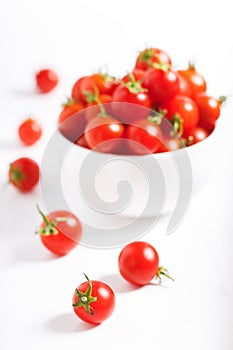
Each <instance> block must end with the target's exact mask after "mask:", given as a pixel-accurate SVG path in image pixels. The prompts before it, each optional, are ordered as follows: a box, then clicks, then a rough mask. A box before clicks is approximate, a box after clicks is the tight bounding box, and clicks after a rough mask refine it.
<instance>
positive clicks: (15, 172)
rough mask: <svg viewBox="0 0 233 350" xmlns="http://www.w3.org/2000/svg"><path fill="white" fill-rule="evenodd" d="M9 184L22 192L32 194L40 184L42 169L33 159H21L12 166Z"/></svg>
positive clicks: (9, 173)
mask: <svg viewBox="0 0 233 350" xmlns="http://www.w3.org/2000/svg"><path fill="white" fill-rule="evenodd" d="M8 178H9V182H10V183H11V184H12V185H13V186H15V187H16V188H17V189H18V190H20V191H21V192H30V191H31V190H32V189H33V188H34V187H35V186H36V185H37V184H38V182H39V178H40V169H39V166H38V164H37V163H36V162H35V161H34V160H33V159H31V158H27V157H24V158H19V159H17V160H15V161H14V162H13V163H11V164H10V167H9V172H8Z"/></svg>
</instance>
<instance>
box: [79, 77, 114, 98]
mask: <svg viewBox="0 0 233 350" xmlns="http://www.w3.org/2000/svg"><path fill="white" fill-rule="evenodd" d="M118 85H119V82H118V81H117V80H116V78H114V77H112V76H110V75H108V74H103V73H97V74H93V75H91V76H90V77H88V79H86V80H85V81H84V82H83V83H82V89H83V91H84V92H85V91H88V92H92V93H95V91H96V89H97V90H98V91H99V93H100V94H108V95H111V94H112V93H113V91H114V90H115V89H116V87H117V86H118Z"/></svg>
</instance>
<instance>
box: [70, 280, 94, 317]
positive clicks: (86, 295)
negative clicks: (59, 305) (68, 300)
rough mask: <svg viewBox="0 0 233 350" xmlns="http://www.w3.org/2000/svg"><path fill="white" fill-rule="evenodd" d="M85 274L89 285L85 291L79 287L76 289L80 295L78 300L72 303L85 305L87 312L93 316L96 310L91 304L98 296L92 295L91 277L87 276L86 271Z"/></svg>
mask: <svg viewBox="0 0 233 350" xmlns="http://www.w3.org/2000/svg"><path fill="white" fill-rule="evenodd" d="M84 276H85V278H86V279H87V281H88V283H89V286H88V288H87V290H86V291H85V292H81V290H79V289H76V290H75V294H76V295H77V296H78V301H77V302H76V303H74V304H72V305H73V307H84V309H85V310H86V312H87V313H88V314H90V315H92V316H93V315H94V314H95V311H94V309H93V308H92V307H91V305H90V304H91V303H93V302H95V301H96V300H97V297H93V296H92V295H91V293H92V282H91V281H90V280H89V278H88V277H87V275H86V274H85V273H84Z"/></svg>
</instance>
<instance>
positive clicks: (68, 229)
mask: <svg viewBox="0 0 233 350" xmlns="http://www.w3.org/2000/svg"><path fill="white" fill-rule="evenodd" d="M47 218H48V219H49V221H50V222H53V221H54V220H56V219H57V218H65V219H66V220H65V221H63V222H58V223H57V224H56V225H55V228H56V230H57V231H58V232H57V233H56V234H50V235H43V234H40V239H41V242H42V243H43V245H44V246H45V247H46V248H47V249H48V250H49V251H51V252H52V253H53V254H55V255H58V256H63V255H66V254H68V253H69V252H70V251H71V250H72V249H74V248H75V247H76V246H77V245H78V243H79V241H80V239H81V236H82V226H81V223H80V221H79V219H78V218H77V216H75V215H74V214H73V213H70V212H68V211H65V210H57V211H54V212H52V213H50V214H49V215H47ZM45 226H46V223H45V222H44V221H43V222H42V223H41V226H40V227H41V229H43V228H45ZM38 233H40V232H38Z"/></svg>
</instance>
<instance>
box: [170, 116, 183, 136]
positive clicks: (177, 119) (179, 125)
mask: <svg viewBox="0 0 233 350" xmlns="http://www.w3.org/2000/svg"><path fill="white" fill-rule="evenodd" d="M171 123H172V127H173V128H172V130H171V132H170V135H171V137H174V136H177V135H179V136H182V135H183V119H182V118H181V116H180V114H179V113H175V114H174V115H173V117H172V121H171Z"/></svg>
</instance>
